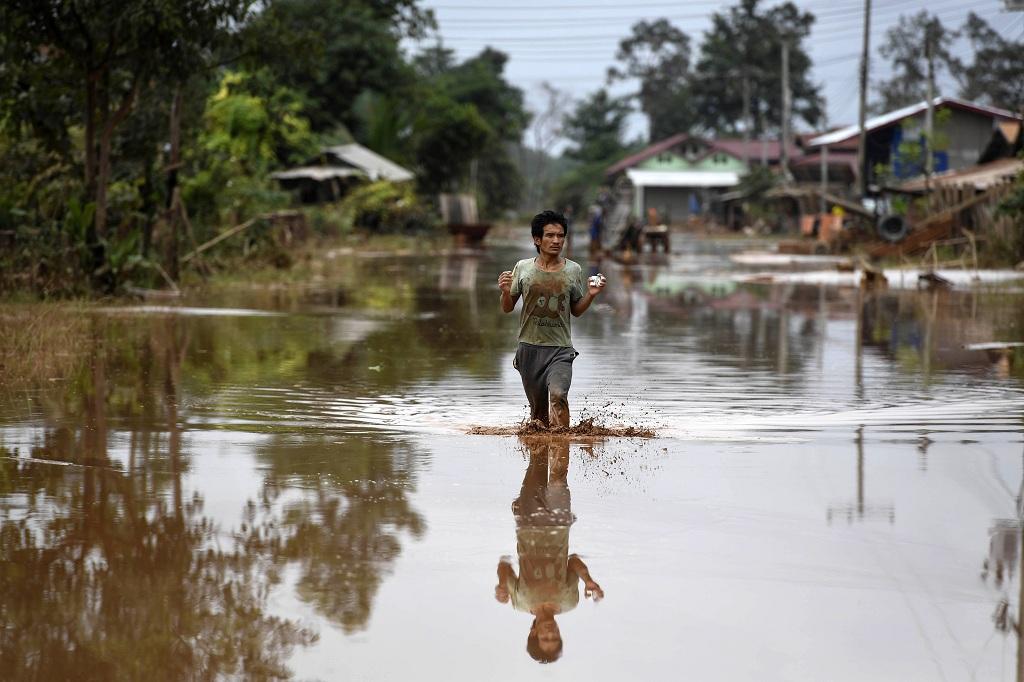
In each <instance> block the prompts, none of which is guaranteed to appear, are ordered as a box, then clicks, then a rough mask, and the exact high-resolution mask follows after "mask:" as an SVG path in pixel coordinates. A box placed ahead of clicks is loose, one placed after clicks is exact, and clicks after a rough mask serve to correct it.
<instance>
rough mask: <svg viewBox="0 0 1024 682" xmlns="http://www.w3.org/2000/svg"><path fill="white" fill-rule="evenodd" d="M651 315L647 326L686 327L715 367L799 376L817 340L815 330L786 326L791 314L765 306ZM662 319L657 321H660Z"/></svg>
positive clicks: (700, 349)
mask: <svg viewBox="0 0 1024 682" xmlns="http://www.w3.org/2000/svg"><path fill="white" fill-rule="evenodd" d="M668 315H670V316H671V319H664V318H665V317H666V316H665V314H664V313H661V312H659V313H658V314H655V315H652V319H651V327H653V328H657V329H661V330H665V329H670V328H671V327H672V326H676V325H679V324H682V325H684V328H685V335H686V336H689V337H691V338H692V339H693V344H694V348H695V349H696V350H698V351H700V352H702V353H706V354H708V355H710V356H713V357H714V360H715V363H716V364H720V365H724V366H731V367H735V368H741V369H765V370H777V371H782V372H784V373H799V372H800V371H802V369H803V367H804V364H805V362H806V359H807V358H808V357H811V356H812V352H813V349H814V344H815V343H816V342H817V340H818V339H817V331H816V330H815V328H814V327H813V326H812V327H808V326H807V325H801V326H800V327H798V328H791V327H790V320H791V319H792V318H793V316H794V314H793V313H787V312H786V311H785V309H780V308H777V307H773V306H771V305H768V304H767V303H766V304H765V305H763V306H752V307H742V308H716V307H713V306H700V307H696V308H693V309H691V310H689V311H688V314H687V315H686V316H685V318H682V319H681V320H678V319H677V318H678V315H677V314H676V313H674V312H669V313H668ZM659 318H660V319H659Z"/></svg>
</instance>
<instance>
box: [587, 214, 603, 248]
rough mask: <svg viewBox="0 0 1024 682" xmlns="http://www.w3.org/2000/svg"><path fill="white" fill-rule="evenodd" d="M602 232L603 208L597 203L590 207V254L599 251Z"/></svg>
mask: <svg viewBox="0 0 1024 682" xmlns="http://www.w3.org/2000/svg"><path fill="white" fill-rule="evenodd" d="M603 232H604V209H603V208H601V206H599V205H598V204H594V205H593V206H591V207H590V255H592V256H596V255H597V254H599V253H601V235H602V233H603Z"/></svg>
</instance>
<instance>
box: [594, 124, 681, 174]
mask: <svg viewBox="0 0 1024 682" xmlns="http://www.w3.org/2000/svg"><path fill="white" fill-rule="evenodd" d="M688 139H690V136H689V135H687V134H686V133H678V134H676V135H673V136H672V137H666V138H665V139H664V140H661V141H660V142H655V143H654V144H652V145H651V146H650V147H647V148H646V149H643V150H641V151H639V152H637V153H636V154H630V155H629V156H627V157H626V158H624V159H622V160H621V161H617V162H616V163H614V164H612V165H611V166H608V168H607V169H606V170H605V175H614V174H615V173H618V172H619V171H623V170H626V169H627V168H631V167H633V166H635V165H637V164H638V163H640V162H641V161H646V160H647V159H649V158H651V157H652V156H655V155H657V154H660V153H661V152H663V151H665V150H666V149H671V148H672V147H675V146H676V145H677V144H679V143H680V142H685V141H686V140H688Z"/></svg>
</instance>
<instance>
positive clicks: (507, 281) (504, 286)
mask: <svg viewBox="0 0 1024 682" xmlns="http://www.w3.org/2000/svg"><path fill="white" fill-rule="evenodd" d="M498 288H499V289H501V290H502V291H503V292H505V293H506V294H509V295H511V294H512V271H511V270H506V271H505V272H503V273H501V274H500V275H498Z"/></svg>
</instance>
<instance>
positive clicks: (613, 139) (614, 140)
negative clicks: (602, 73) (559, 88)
mask: <svg viewBox="0 0 1024 682" xmlns="http://www.w3.org/2000/svg"><path fill="white" fill-rule="evenodd" d="M629 112H630V106H629V103H628V101H626V99H624V98H621V97H612V96H611V95H609V94H608V91H607V90H605V89H603V88H602V89H600V90H598V91H597V92H595V93H593V94H592V95H590V96H589V97H587V98H586V99H584V100H583V101H581V102H579V103H578V104H577V105H576V108H575V109H574V110H573V112H572V114H570V115H569V116H568V117H567V118H566V119H565V125H564V134H565V137H566V139H568V140H569V141H570V142H571V143H572V146H570V147H569V148H568V149H566V151H565V154H566V156H568V157H569V158H571V159H574V160H576V161H581V162H583V163H587V164H591V163H599V164H603V163H608V162H611V161H613V160H614V159H615V158H617V157H618V156H620V155H621V154H622V153H623V151H624V150H625V148H626V145H625V143H624V141H623V136H624V134H625V128H626V117H627V116H628V115H629Z"/></svg>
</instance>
